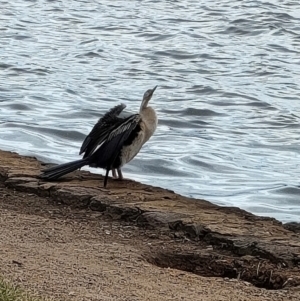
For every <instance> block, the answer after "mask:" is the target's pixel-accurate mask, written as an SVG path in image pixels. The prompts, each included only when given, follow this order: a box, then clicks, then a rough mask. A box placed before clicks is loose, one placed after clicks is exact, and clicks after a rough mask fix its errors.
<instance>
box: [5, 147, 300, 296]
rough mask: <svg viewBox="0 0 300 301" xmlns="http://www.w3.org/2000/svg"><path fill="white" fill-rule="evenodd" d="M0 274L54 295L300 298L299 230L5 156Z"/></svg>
mask: <svg viewBox="0 0 300 301" xmlns="http://www.w3.org/2000/svg"><path fill="white" fill-rule="evenodd" d="M0 155H1V156H0V229H1V231H0V274H1V275H3V276H4V277H5V278H6V279H7V280H10V281H12V282H13V283H15V284H18V285H20V286H21V287H23V288H25V289H26V290H27V291H29V292H31V293H35V294H37V295H39V296H44V297H49V298H52V299H53V300H235V301H236V300H299V299H300V268H299V263H300V235H299V233H295V232H293V231H290V230H287V229H285V227H283V225H282V224H281V223H280V222H278V221H276V220H274V219H268V218H261V217H257V216H254V215H252V214H250V213H247V212H245V211H243V210H240V209H237V208H224V207H218V206H215V205H213V204H210V203H209V202H206V201H203V200H196V201H195V200H192V199H188V198H184V197H181V196H179V195H176V194H174V193H173V192H170V191H166V190H163V189H160V188H155V187H150V186H146V185H142V184H140V183H136V182H132V181H125V182H112V181H110V182H109V187H108V189H103V188H101V185H99V183H101V180H102V178H101V176H99V175H93V174H90V173H87V172H76V173H74V174H72V175H70V176H68V177H67V178H65V179H64V180H61V181H57V182H54V183H47V182H43V181H40V180H39V179H37V177H36V176H37V175H38V174H39V172H40V170H41V169H42V168H43V165H42V164H41V163H40V162H38V161H37V160H35V159H34V158H26V157H21V156H18V155H16V154H12V153H8V152H0Z"/></svg>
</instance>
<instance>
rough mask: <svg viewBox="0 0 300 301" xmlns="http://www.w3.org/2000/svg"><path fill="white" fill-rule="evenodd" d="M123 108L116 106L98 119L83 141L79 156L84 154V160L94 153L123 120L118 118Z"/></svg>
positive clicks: (121, 105) (123, 106)
mask: <svg viewBox="0 0 300 301" xmlns="http://www.w3.org/2000/svg"><path fill="white" fill-rule="evenodd" d="M125 107H126V106H125V105H124V104H120V105H117V106H115V107H113V108H112V109H110V110H109V111H108V112H107V113H106V114H105V115H104V116H103V117H102V118H100V119H99V121H98V122H97V123H96V124H95V125H94V127H93V129H92V130H91V132H90V133H89V134H88V135H87V136H86V138H85V139H84V141H83V143H82V146H81V148H80V152H79V155H81V154H82V153H84V156H83V158H86V157H88V156H89V155H90V154H92V153H93V152H94V150H95V149H96V148H97V146H98V145H99V144H101V143H102V142H103V141H104V140H105V139H106V138H107V137H108V135H109V134H110V133H111V131H112V130H113V129H114V128H115V127H116V126H118V125H119V124H120V123H121V122H122V121H123V120H124V119H123V118H119V117H118V116H119V115H120V113H121V112H122V111H123V110H124V108H125Z"/></svg>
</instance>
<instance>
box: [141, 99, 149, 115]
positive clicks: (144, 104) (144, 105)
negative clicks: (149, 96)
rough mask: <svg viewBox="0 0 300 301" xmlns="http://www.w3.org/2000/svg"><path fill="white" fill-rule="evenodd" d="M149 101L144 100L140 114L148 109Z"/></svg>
mask: <svg viewBox="0 0 300 301" xmlns="http://www.w3.org/2000/svg"><path fill="white" fill-rule="evenodd" d="M147 104H148V101H147V100H146V99H143V101H142V103H141V106H140V114H141V113H142V111H143V110H145V109H146V108H147Z"/></svg>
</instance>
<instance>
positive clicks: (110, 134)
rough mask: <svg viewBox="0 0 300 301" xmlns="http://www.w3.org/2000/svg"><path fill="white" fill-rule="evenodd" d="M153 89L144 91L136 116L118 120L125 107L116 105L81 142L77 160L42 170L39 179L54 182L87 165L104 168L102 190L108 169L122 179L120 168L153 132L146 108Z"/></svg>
mask: <svg viewBox="0 0 300 301" xmlns="http://www.w3.org/2000/svg"><path fill="white" fill-rule="evenodd" d="M155 89H156V87H155V88H154V89H150V90H147V91H146V92H145V94H144V97H143V101H142V105H141V108H140V112H139V114H134V115H131V116H129V117H127V118H121V117H119V115H120V113H121V112H122V111H123V110H124V108H125V105H123V104H120V105H117V106H115V107H114V108H112V109H111V110H110V111H109V112H107V113H106V114H105V115H104V116H103V117H102V118H100V119H99V121H98V122H97V123H96V124H95V126H94V127H93V129H92V131H91V132H90V133H89V134H88V136H87V137H86V138H85V140H84V141H83V143H82V146H81V149H80V153H79V154H82V153H84V156H83V158H82V159H81V160H77V161H73V162H69V163H65V164H61V165H57V166H55V167H51V168H48V169H46V170H44V171H43V173H42V174H41V175H40V178H42V179H46V180H56V179H58V178H59V177H61V176H63V175H65V174H67V173H70V172H72V171H74V170H76V169H78V168H81V167H83V166H85V165H88V166H91V167H100V168H103V169H106V175H105V179H104V187H105V186H106V184H107V179H108V173H109V171H110V170H112V172H113V176H115V177H116V171H115V169H116V170H117V171H118V176H119V179H123V175H122V172H121V167H122V166H123V165H124V164H126V163H128V162H129V161H131V160H132V159H133V158H134V157H135V155H136V154H137V153H138V152H139V150H140V149H141V147H142V146H143V144H144V143H145V142H146V141H148V139H149V138H150V137H151V136H152V134H153V133H154V131H155V129H156V126H157V117H156V114H155V111H154V110H153V109H152V108H151V107H147V104H148V102H149V100H150V99H151V97H152V95H153V93H154V91H155Z"/></svg>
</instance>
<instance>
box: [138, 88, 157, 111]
mask: <svg viewBox="0 0 300 301" xmlns="http://www.w3.org/2000/svg"><path fill="white" fill-rule="evenodd" d="M156 88H157V86H155V87H154V88H153V89H149V90H147V91H146V92H145V93H144V96H143V100H142V104H141V110H143V109H145V108H146V107H147V105H148V102H149V100H150V99H151V97H152V95H153V93H154V91H155V89H156Z"/></svg>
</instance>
